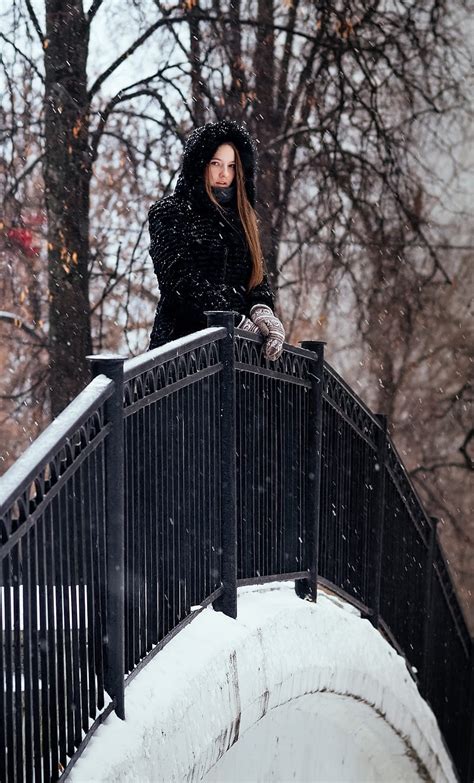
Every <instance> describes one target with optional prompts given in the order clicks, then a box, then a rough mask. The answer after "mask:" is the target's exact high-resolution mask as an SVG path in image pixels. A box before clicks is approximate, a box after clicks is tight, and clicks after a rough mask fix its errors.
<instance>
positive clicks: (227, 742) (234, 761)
mask: <svg viewBox="0 0 474 783" xmlns="http://www.w3.org/2000/svg"><path fill="white" fill-rule="evenodd" d="M238 612H239V617H238V619H237V620H231V619H229V618H227V617H225V616H224V615H222V614H220V613H218V612H214V611H213V610H212V609H211V608H209V609H206V610H204V611H203V612H201V614H200V615H199V616H198V617H197V618H196V619H195V620H194V622H192V623H191V624H190V625H189V626H188V627H187V628H185V629H184V630H183V631H181V632H180V633H179V634H178V635H177V636H176V638H175V639H173V640H172V641H171V642H170V643H169V644H168V645H167V646H166V647H165V648H164V649H163V650H162V651H161V652H160V653H159V654H158V655H157V656H156V657H155V658H154V660H153V661H151V662H150V664H148V666H147V667H146V668H145V669H144V670H143V672H141V673H140V674H139V675H138V676H137V677H136V678H135V680H134V681H133V682H132V683H131V684H130V686H129V687H128V688H127V689H126V715H127V720H126V721H125V722H122V721H120V720H119V719H118V718H117V717H116V716H115V715H113V716H110V717H109V718H108V719H107V720H106V722H105V723H104V725H103V726H101V727H100V728H99V729H98V731H97V733H96V734H95V735H94V737H93V738H92V740H91V742H90V743H89V745H88V747H87V749H86V751H85V752H84V754H83V756H82V757H81V759H80V760H79V762H78V763H77V765H76V766H75V767H74V769H73V770H72V772H71V776H70V779H71V780H72V781H73V782H74V783H78V782H79V781H80V782H81V783H85V781H87V782H88V783H92V781H116V782H117V783H118V782H119V781H123V782H124V783H125V782H127V783H131V782H132V781H133V782H135V781H136V783H146V782H147V781H149V783H158V781H163V782H165V781H166V783H172V782H176V783H177V782H178V781H195V780H196V781H198V780H205V781H208V783H211V781H213V783H216V782H217V781H219V782H222V783H223V782H224V781H229V782H230V781H233V782H235V783H247V781H248V782H250V781H262V783H263V781H265V783H267V782H269V781H280V783H284V782H286V781H320V782H321V783H323V782H326V781H338V782H339V783H342V781H354V782H355V781H360V783H362V782H364V783H366V781H383V783H391V781H400V783H401V781H403V783H408V781H421V780H424V781H426V780H433V781H440V782H441V781H450V782H451V781H453V783H454V781H455V779H456V778H455V775H454V772H453V769H452V766H451V762H450V760H449V758H448V755H447V753H446V751H445V748H444V745H443V742H442V739H441V736H440V733H439V730H438V727H437V724H436V720H435V718H434V716H433V714H432V713H431V711H430V709H429V708H428V706H427V705H426V703H425V702H424V701H423V700H422V699H421V697H420V696H419V694H418V691H417V689H416V686H415V684H414V683H413V681H412V679H411V677H410V676H409V674H408V672H407V669H406V666H405V663H404V660H403V659H402V658H401V657H400V656H398V655H397V654H396V653H395V651H394V650H393V649H392V648H391V647H390V646H389V645H388V644H387V643H386V642H385V641H384V639H383V638H382V637H381V636H380V634H379V633H378V632H377V631H375V630H374V628H373V627H372V626H371V625H370V623H369V622H368V621H366V620H362V619H361V618H360V616H359V613H358V612H357V611H356V610H355V609H354V608H352V607H351V606H349V605H348V604H345V603H344V602H342V601H340V600H339V599H337V598H334V597H332V596H329V595H326V594H324V593H320V595H319V596H318V603H317V604H316V605H315V604H311V603H310V602H308V601H302V600H300V599H299V598H297V597H296V595H295V593H294V591H293V585H292V584H291V583H290V584H287V583H275V584H272V585H266V586H265V587H259V588H257V587H247V588H242V589H240V590H239V601H238Z"/></svg>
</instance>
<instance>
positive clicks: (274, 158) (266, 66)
mask: <svg viewBox="0 0 474 783" xmlns="http://www.w3.org/2000/svg"><path fill="white" fill-rule="evenodd" d="M273 25H274V3H273V0H259V3H258V28H257V41H256V47H255V54H254V66H253V67H254V71H255V86H256V93H257V94H256V101H255V104H254V111H253V118H252V119H253V126H254V132H255V135H256V137H257V138H258V140H259V166H258V179H257V196H258V205H259V208H258V212H259V215H260V219H261V223H260V235H261V240H262V250H263V255H264V258H265V261H266V267H267V271H268V274H269V276H270V280H271V282H272V285H273V288H274V289H275V290H276V285H277V281H278V264H277V262H278V237H277V230H276V228H275V217H276V212H277V205H278V201H279V161H278V149H277V146H276V145H275V143H274V142H275V136H276V135H278V128H279V122H278V121H279V119H280V118H279V117H277V112H276V108H275V86H276V74H275V34H274V28H273Z"/></svg>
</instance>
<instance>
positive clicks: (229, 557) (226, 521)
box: [207, 312, 237, 618]
mask: <svg viewBox="0 0 474 783" xmlns="http://www.w3.org/2000/svg"><path fill="white" fill-rule="evenodd" d="M207 323H208V326H223V327H225V328H226V329H227V336H226V337H225V338H224V339H223V340H221V341H220V350H221V354H220V355H221V361H222V373H221V395H220V398H221V407H220V415H221V438H220V463H221V482H222V483H221V488H220V497H221V535H222V585H223V588H224V589H223V593H222V595H221V596H220V597H219V598H218V599H217V601H215V602H214V607H215V608H216V609H218V610H219V611H221V612H224V614H226V615H228V616H229V617H234V618H235V617H237V518H236V458H235V369H234V316H233V314H232V313H221V312H213V313H207Z"/></svg>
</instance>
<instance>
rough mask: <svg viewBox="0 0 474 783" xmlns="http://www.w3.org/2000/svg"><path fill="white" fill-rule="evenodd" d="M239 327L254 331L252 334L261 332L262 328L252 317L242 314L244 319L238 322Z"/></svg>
mask: <svg viewBox="0 0 474 783" xmlns="http://www.w3.org/2000/svg"><path fill="white" fill-rule="evenodd" d="M237 328H238V329H244V331H246V332H252V334H261V332H260V329H259V328H258V326H256V325H255V324H254V323H253V321H251V320H250V318H247V316H246V315H243V316H242V320H241V321H239V323H238V324H237Z"/></svg>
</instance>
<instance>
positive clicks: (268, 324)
mask: <svg viewBox="0 0 474 783" xmlns="http://www.w3.org/2000/svg"><path fill="white" fill-rule="evenodd" d="M250 318H251V319H252V322H253V323H254V324H255V326H257V327H258V329H259V331H260V332H261V334H263V336H264V337H265V338H266V340H265V348H264V352H265V356H266V357H267V359H270V361H272V362H274V361H276V359H279V357H280V356H281V353H282V351H283V343H284V341H285V327H284V326H283V324H282V322H281V321H280V319H279V318H277V317H276V315H275V314H274V313H273V310H271V308H270V307H268V306H267V305H260V304H257V305H254V306H253V307H252V309H251V310H250Z"/></svg>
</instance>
